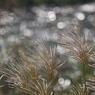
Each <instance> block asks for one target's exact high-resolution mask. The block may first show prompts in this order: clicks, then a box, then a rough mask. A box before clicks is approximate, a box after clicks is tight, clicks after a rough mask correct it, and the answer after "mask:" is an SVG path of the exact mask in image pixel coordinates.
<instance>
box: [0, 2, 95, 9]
mask: <svg viewBox="0 0 95 95" xmlns="http://www.w3.org/2000/svg"><path fill="white" fill-rule="evenodd" d="M94 1H95V0H0V7H1V8H6V9H10V8H12V7H14V6H15V7H22V6H32V5H40V4H45V5H49V6H50V5H53V6H54V5H57V6H63V5H75V4H83V3H88V2H94Z"/></svg>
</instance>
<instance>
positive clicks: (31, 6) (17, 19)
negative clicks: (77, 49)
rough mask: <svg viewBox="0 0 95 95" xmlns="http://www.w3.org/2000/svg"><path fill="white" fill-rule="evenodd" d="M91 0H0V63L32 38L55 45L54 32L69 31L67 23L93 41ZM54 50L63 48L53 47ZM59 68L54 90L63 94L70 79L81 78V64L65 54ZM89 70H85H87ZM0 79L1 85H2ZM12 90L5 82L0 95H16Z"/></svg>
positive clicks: (94, 24) (93, 4)
mask: <svg viewBox="0 0 95 95" xmlns="http://www.w3.org/2000/svg"><path fill="white" fill-rule="evenodd" d="M94 1H95V0H0V62H1V63H7V62H8V56H9V55H10V54H11V52H15V53H16V52H17V49H19V48H24V47H25V46H30V42H29V41H34V42H35V40H36V38H38V39H41V40H43V41H44V40H45V39H46V38H47V41H48V42H50V43H51V44H55V45H56V41H57V40H58V39H59V38H58V32H63V31H69V30H70V29H69V28H67V25H66V23H67V24H68V25H70V26H73V27H74V28H75V27H76V26H77V27H78V28H79V29H80V31H81V32H82V34H83V35H85V36H86V37H87V39H89V40H91V41H93V42H95V2H94ZM57 50H58V53H59V54H61V55H63V56H64V55H65V52H66V51H65V50H64V49H63V48H62V47H61V46H59V45H58V46H57ZM63 59H64V60H67V62H66V63H65V65H64V66H63V67H62V68H61V70H60V74H59V79H58V83H59V84H60V86H59V88H58V91H60V90H61V91H63V95H65V92H66V91H67V89H68V88H69V87H70V85H71V83H72V80H73V79H74V78H76V79H78V80H80V79H81V76H82V75H81V66H80V65H79V64H77V63H76V61H75V60H74V59H72V58H70V57H67V56H66V55H65V56H64V57H63ZM90 71H91V70H89V68H88V70H87V72H88V73H91V72H90ZM4 80H5V79H3V80H2V81H1V85H4ZM19 94H20V93H19V91H18V90H16V89H10V88H9V87H8V85H7V84H5V86H4V87H3V88H1V91H0V95H19Z"/></svg>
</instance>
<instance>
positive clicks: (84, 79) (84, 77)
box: [83, 64, 87, 95]
mask: <svg viewBox="0 0 95 95" xmlns="http://www.w3.org/2000/svg"><path fill="white" fill-rule="evenodd" d="M83 81H84V86H85V92H84V94H85V95H86V93H87V88H86V75H85V64H83Z"/></svg>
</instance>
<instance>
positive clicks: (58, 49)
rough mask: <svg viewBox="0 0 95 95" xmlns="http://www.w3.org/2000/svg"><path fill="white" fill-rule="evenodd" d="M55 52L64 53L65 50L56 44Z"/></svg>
mask: <svg viewBox="0 0 95 95" xmlns="http://www.w3.org/2000/svg"><path fill="white" fill-rule="evenodd" d="M57 52H58V53H60V54H64V53H65V52H66V51H65V49H64V48H63V47H61V46H59V45H58V46H57Z"/></svg>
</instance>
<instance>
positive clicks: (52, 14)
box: [48, 11, 56, 21]
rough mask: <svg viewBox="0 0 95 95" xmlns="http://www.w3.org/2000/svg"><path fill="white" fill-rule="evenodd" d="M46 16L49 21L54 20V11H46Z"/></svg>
mask: <svg viewBox="0 0 95 95" xmlns="http://www.w3.org/2000/svg"><path fill="white" fill-rule="evenodd" d="M48 18H49V19H50V21H55V20H56V14H55V12H54V11H50V12H48Z"/></svg>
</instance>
